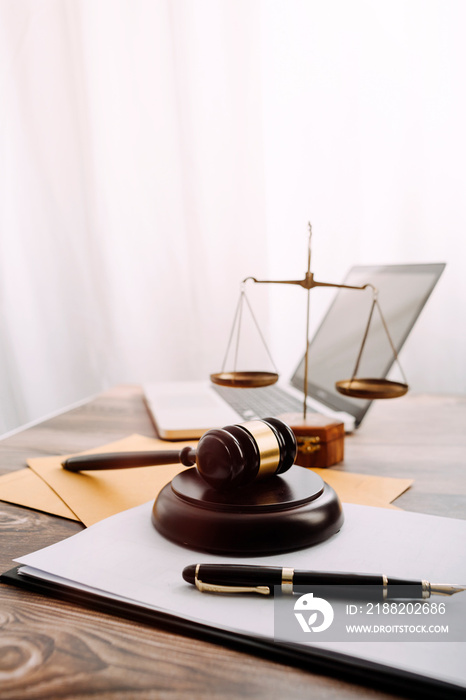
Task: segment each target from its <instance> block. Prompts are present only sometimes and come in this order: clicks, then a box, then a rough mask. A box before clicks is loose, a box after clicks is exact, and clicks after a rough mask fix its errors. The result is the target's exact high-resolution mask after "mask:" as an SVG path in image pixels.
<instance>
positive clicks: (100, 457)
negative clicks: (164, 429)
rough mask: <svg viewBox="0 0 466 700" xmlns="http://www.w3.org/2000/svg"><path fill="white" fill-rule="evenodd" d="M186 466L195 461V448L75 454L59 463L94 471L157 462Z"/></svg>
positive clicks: (71, 468) (151, 464) (64, 465)
mask: <svg viewBox="0 0 466 700" xmlns="http://www.w3.org/2000/svg"><path fill="white" fill-rule="evenodd" d="M177 462H180V463H181V464H184V465H185V466H186V467H190V466H192V465H193V464H195V463H196V450H194V449H193V448H192V447H184V448H183V449H182V450H179V451H178V450H159V451H154V452H108V453H102V454H90V455H77V456H76V457H68V459H65V461H64V462H62V463H61V465H62V467H63V469H66V470H67V471H69V472H80V471H91V470H92V471H94V470H96V469H99V470H101V469H127V468H130V467H154V466H157V465H159V464H176V463H177Z"/></svg>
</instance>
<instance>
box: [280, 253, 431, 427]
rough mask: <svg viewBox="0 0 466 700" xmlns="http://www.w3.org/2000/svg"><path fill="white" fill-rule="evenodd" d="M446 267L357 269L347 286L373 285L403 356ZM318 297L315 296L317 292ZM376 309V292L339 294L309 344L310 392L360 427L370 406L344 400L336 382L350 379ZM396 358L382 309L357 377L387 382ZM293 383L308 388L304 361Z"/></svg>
mask: <svg viewBox="0 0 466 700" xmlns="http://www.w3.org/2000/svg"><path fill="white" fill-rule="evenodd" d="M444 268H445V264H444V263H436V264H417V265H383V266H358V267H353V268H352V269H351V270H350V272H349V273H348V275H347V277H346V279H345V280H344V282H343V283H344V284H348V285H354V286H363V285H364V284H368V283H370V284H372V285H373V286H374V287H375V288H376V289H377V290H378V301H379V304H380V307H381V310H382V313H383V316H384V318H385V321H386V324H387V326H388V330H389V332H390V336H391V339H392V341H393V344H394V346H395V348H396V350H397V352H399V351H400V349H401V347H402V346H403V343H404V342H405V340H406V338H407V337H408V335H409V333H410V331H411V329H412V327H413V325H414V323H415V322H416V320H417V318H418V316H419V314H420V312H421V310H422V308H423V306H424V304H425V303H426V301H427V299H428V298H429V296H430V294H431V292H432V290H433V288H434V287H435V285H436V283H437V281H438V279H439V277H440V275H441V274H442V272H443V270H444ZM313 293H314V294H315V293H316V291H314V292H313ZM371 306H372V290H371V289H370V288H368V289H365V290H364V291H358V290H350V289H340V290H338V292H337V294H336V297H335V299H334V301H333V303H332V305H331V306H330V308H329V310H328V312H327V314H326V315H325V317H324V319H323V321H322V323H321V325H320V326H319V328H318V329H317V331H316V333H315V335H314V337H313V339H312V341H311V342H310V345H309V366H308V380H309V381H308V393H309V396H312V397H313V398H315V399H317V400H319V401H323V402H324V403H326V404H328V405H329V406H330V407H331V408H334V409H336V410H338V411H347V412H348V413H350V414H352V415H354V417H355V419H356V425H359V423H360V422H361V420H362V418H363V416H364V414H365V413H366V411H367V409H368V408H369V406H370V404H371V401H368V400H365V399H356V398H351V397H348V396H342V395H341V394H339V393H338V392H337V390H336V388H335V382H336V381H339V380H342V379H350V378H351V377H352V375H353V371H354V368H355V364H356V359H357V356H358V353H359V350H360V347H361V343H362V339H363V336H364V331H365V329H366V326H367V322H368V319H369V313H370V309H371ZM394 361H395V358H394V355H393V351H392V348H391V345H390V341H389V339H388V337H387V334H386V332H385V330H384V327H383V324H382V321H381V318H380V314H379V313H378V310H377V307H376V308H375V309H374V313H373V315H372V320H371V325H370V329H369V333H368V336H367V340H366V343H365V346H364V352H363V355H362V357H361V361H360V365H359V369H358V373H357V376H358V377H361V378H385V377H386V375H387V374H388V372H389V370H390V368H391V366H392V364H393V363H394ZM291 384H292V385H293V386H294V387H295V388H296V389H299V390H300V391H303V386H304V358H303V359H302V360H301V362H300V363H299V365H298V367H297V369H296V371H295V373H294V375H293V377H292V378H291Z"/></svg>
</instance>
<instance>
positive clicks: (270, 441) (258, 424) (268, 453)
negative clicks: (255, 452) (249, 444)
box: [241, 420, 280, 478]
mask: <svg viewBox="0 0 466 700" xmlns="http://www.w3.org/2000/svg"><path fill="white" fill-rule="evenodd" d="M241 425H242V427H243V428H245V429H246V430H247V431H248V432H249V433H251V435H252V436H253V438H254V440H255V441H256V444H257V447H258V448H259V452H260V464H259V472H258V474H257V478H261V477H263V476H269V475H271V474H275V472H276V471H277V468H278V465H279V463H280V446H279V444H278V440H277V437H276V435H275V433H274V432H273V430H272V428H270V427H269V426H268V425H267V424H266V423H264V422H263V421H261V420H251V421H248V422H247V423H242V424H241Z"/></svg>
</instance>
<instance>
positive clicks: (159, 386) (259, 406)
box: [143, 263, 445, 440]
mask: <svg viewBox="0 0 466 700" xmlns="http://www.w3.org/2000/svg"><path fill="white" fill-rule="evenodd" d="M444 268H445V264H444V263H433V264H410V265H377V266H375V265H370V266H369V265H363V266H355V267H353V268H351V270H350V271H349V272H348V274H347V276H346V278H345V279H344V281H343V284H346V285H351V286H363V285H364V284H367V283H370V284H372V285H373V286H374V287H376V289H377V290H378V301H379V304H380V308H381V310H382V313H383V316H384V318H385V321H386V323H387V326H388V329H389V332H390V336H391V339H392V341H393V344H394V346H395V348H396V351H397V353H399V351H400V350H401V348H402V346H403V344H404V343H405V341H406V339H407V337H408V335H409V334H410V332H411V330H412V328H413V326H414V324H415V322H416V320H417V319H418V317H419V314H420V313H421V311H422V309H423V307H424V305H425V303H426V302H427V300H428V298H429V296H430V294H431V293H432V290H433V289H434V287H435V285H436V284H437V282H438V280H439V278H440V275H441V274H442V272H443V270H444ZM312 293H314V294H318V290H314V291H313V292H312ZM371 305H372V294H371V291H370V289H367V290H364V291H356V290H347V289H339V290H338V292H337V293H336V296H335V298H334V300H333V302H332V304H331V305H330V307H329V309H328V311H327V313H326V314H325V316H324V318H323V320H322V322H321V324H320V326H319V327H318V329H317V331H316V332H315V334H314V337H313V338H312V340H311V342H310V344H309V366H308V399H307V416H308V419H310V418H311V414H312V412H313V411H314V412H316V413H320V414H324V415H327V416H329V417H330V418H333V419H336V420H339V421H341V422H343V423H344V425H345V431H346V432H348V433H349V432H352V431H354V430H355V429H356V428H357V427H358V426H359V425H360V424H361V422H362V420H363V418H364V416H365V415H366V413H367V411H368V409H369V407H370V405H371V403H372V401H370V400H366V399H357V398H352V397H348V396H343V395H341V394H339V393H338V391H337V390H336V388H335V382H336V381H338V380H341V379H350V378H351V377H352V375H353V371H354V367H355V363H356V358H357V356H358V353H359V350H360V347H361V343H362V338H363V335H364V331H365V329H366V326H367V322H368V318H369V313H370V308H371ZM394 361H395V358H394V354H393V350H392V348H391V345H390V342H389V339H388V337H387V334H386V332H385V330H384V327H383V323H382V321H381V319H380V315H379V314H378V313H377V309H375V310H374V314H373V316H372V320H371V324H370V329H369V333H368V335H367V339H366V343H365V346H364V352H363V355H362V357H361V361H360V365H359V370H358V375H357V376H358V377H361V378H362V377H365V378H385V377H386V376H387V374H388V373H389V371H390V369H391V367H392V365H393V363H394ZM408 381H409V377H408ZM143 392H144V397H145V401H146V405H147V408H148V410H149V414H150V416H151V418H152V420H153V422H154V425H155V427H156V430H157V433H158V435H159V436H160V437H161V438H163V439H166V440H186V439H194V438H199V437H200V436H201V435H202V434H203V433H204V432H205V431H206V430H209V429H211V428H218V427H223V426H225V425H231V424H235V423H242V422H244V421H248V420H255V419H258V418H265V417H267V416H280V415H281V414H283V413H290V412H292V413H294V412H298V413H301V414H302V411H303V403H304V357H303V358H302V359H301V361H300V362H299V364H298V366H297V368H296V370H295V372H294V373H293V376H292V377H291V379H290V380H289V381H285V382H283V381H279V382H277V384H274V385H272V386H266V387H259V388H231V387H224V386H218V385H216V384H212V383H211V382H210V381H209V380H208V379H207V380H206V381H190V382H152V383H148V384H145V385H144V386H143Z"/></svg>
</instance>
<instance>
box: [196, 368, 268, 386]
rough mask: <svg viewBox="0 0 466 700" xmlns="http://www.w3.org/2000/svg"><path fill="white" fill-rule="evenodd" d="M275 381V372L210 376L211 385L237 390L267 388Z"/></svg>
mask: <svg viewBox="0 0 466 700" xmlns="http://www.w3.org/2000/svg"><path fill="white" fill-rule="evenodd" d="M277 380H278V374H276V373H275V372H219V373H218V374H211V375H210V381H211V382H213V384H220V385H221V386H231V387H237V388H247V387H249V388H253V387H258V386H269V385H270V384H275V382H276V381H277Z"/></svg>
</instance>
